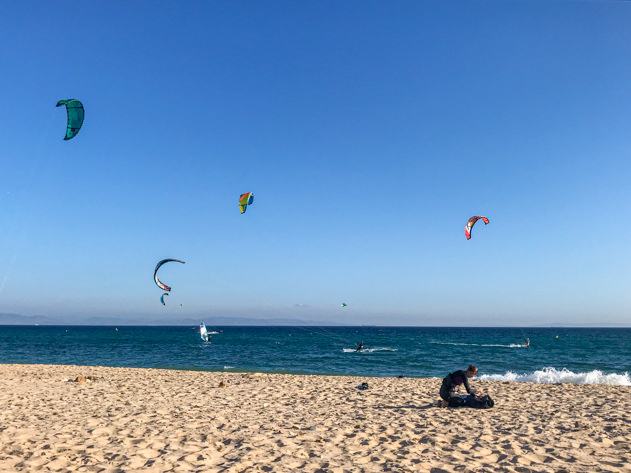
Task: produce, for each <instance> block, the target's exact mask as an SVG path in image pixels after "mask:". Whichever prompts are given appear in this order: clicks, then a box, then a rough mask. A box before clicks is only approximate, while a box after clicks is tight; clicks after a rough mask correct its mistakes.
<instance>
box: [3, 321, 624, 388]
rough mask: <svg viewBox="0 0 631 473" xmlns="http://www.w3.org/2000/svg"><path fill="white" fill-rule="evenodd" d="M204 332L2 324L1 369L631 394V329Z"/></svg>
mask: <svg viewBox="0 0 631 473" xmlns="http://www.w3.org/2000/svg"><path fill="white" fill-rule="evenodd" d="M207 327H208V332H209V333H210V334H211V341H210V343H205V342H203V341H202V339H201V337H200V333H199V326H175V327H155V326H151V327H135V326H134V327H130V326H119V327H113V326H47V325H30V326H16V325H5V326H0V363H3V364H8V363H15V364H55V365H87V366H112V367H134V368H159V369H171V370H197V371H221V372H261V373H287V374H304V375H337V376H365V377H398V376H404V377H419V378H442V377H444V376H446V375H447V374H448V373H450V372H452V371H455V370H457V369H466V368H467V366H469V365H470V364H474V365H476V366H478V368H479V374H478V378H479V379H483V380H492V381H502V380H504V381H517V382H520V381H524V382H535V383H567V382H569V383H575V384H609V385H623V386H631V377H630V375H629V373H630V372H631V328H488V327H485V328H469V327H467V328H454V327H310V326H309V327H304V326H291V327H290V326H284V327H278V326H274V327H258V326H257V327H251V326H250V327H244V326H221V327H213V326H211V325H208V326H207ZM526 339H529V341H530V346H525V345H526ZM361 341H363V342H364V348H363V350H361V351H359V352H357V351H356V348H357V346H358V344H359V343H360V342H361Z"/></svg>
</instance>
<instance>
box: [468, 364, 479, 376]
mask: <svg viewBox="0 0 631 473" xmlns="http://www.w3.org/2000/svg"><path fill="white" fill-rule="evenodd" d="M467 371H469V372H471V373H473V374H478V367H477V366H475V365H469V367H468V368H467Z"/></svg>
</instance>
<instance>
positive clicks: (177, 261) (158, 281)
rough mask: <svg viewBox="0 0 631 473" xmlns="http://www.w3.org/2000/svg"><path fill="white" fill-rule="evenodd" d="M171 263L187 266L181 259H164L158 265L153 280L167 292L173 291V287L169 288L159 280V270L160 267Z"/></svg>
mask: <svg viewBox="0 0 631 473" xmlns="http://www.w3.org/2000/svg"><path fill="white" fill-rule="evenodd" d="M169 261H175V262H176V263H182V264H185V263H184V261H182V260H179V259H163V260H162V261H159V262H158V264H157V265H156V269H155V270H154V271H153V280H154V281H155V283H156V285H157V286H158V287H159V288H160V289H162V290H163V291H167V292H169V291H171V287H170V286H167V285H166V284H164V283H163V282H162V281H160V280H159V279H158V270H159V269H160V266H162V265H163V264H164V263H168V262H169Z"/></svg>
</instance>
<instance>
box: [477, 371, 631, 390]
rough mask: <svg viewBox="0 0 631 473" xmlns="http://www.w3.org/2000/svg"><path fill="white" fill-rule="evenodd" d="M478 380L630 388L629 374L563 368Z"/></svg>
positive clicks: (491, 376) (493, 375) (507, 374)
mask: <svg viewBox="0 0 631 473" xmlns="http://www.w3.org/2000/svg"><path fill="white" fill-rule="evenodd" d="M478 379H481V380H485V381H516V382H526V383H549V384H555V383H573V384H608V385H611V386H631V376H629V373H624V374H617V373H603V372H602V371H600V370H593V371H589V372H587V373H574V372H573V371H570V370H568V369H567V368H563V369H561V370H557V369H556V368H543V369H541V370H537V371H534V372H532V373H523V374H517V373H514V372H512V371H507V372H506V373H505V374H483V375H481V376H478Z"/></svg>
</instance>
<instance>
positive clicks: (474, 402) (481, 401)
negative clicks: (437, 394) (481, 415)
mask: <svg viewBox="0 0 631 473" xmlns="http://www.w3.org/2000/svg"><path fill="white" fill-rule="evenodd" d="M494 405H495V402H494V401H493V399H491V396H489V395H488V394H485V395H484V396H479V397H478V398H476V397H475V396H471V395H468V396H452V397H450V398H449V407H473V408H474V409H490V408H491V407H493V406H494Z"/></svg>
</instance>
